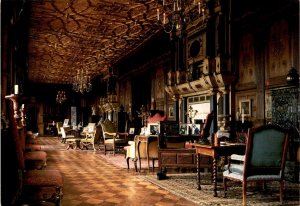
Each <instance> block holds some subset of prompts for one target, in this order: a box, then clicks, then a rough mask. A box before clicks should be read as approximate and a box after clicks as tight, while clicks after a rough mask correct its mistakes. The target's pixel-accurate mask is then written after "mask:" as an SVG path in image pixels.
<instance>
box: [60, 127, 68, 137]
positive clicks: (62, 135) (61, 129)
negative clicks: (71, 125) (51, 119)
mask: <svg viewBox="0 0 300 206" xmlns="http://www.w3.org/2000/svg"><path fill="white" fill-rule="evenodd" d="M60 131H61V137H62V138H67V135H66V131H65V128H63V127H61V128H60Z"/></svg>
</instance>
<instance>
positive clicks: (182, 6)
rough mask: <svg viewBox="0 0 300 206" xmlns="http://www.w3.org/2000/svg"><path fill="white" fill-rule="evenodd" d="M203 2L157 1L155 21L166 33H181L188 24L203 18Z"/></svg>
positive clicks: (201, 0) (199, 0) (197, 0)
mask: <svg viewBox="0 0 300 206" xmlns="http://www.w3.org/2000/svg"><path fill="white" fill-rule="evenodd" d="M203 1H204V0H157V5H158V6H157V20H158V23H159V24H160V25H162V26H163V28H164V31H165V32H166V33H171V32H177V31H179V32H181V31H182V30H184V29H185V27H186V25H187V24H188V23H189V22H192V21H194V20H196V19H198V18H201V17H202V20H203V21H204V18H205V14H204V11H205V5H204V3H203Z"/></svg>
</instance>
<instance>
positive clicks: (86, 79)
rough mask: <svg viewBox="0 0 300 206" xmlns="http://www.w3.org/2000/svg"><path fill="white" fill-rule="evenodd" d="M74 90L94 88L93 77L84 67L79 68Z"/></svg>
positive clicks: (88, 90)
mask: <svg viewBox="0 0 300 206" xmlns="http://www.w3.org/2000/svg"><path fill="white" fill-rule="evenodd" d="M73 81H74V82H73V90H74V91H75V92H80V93H82V94H83V93H84V92H90V91H91V90H92V83H91V77H90V76H89V75H88V72H87V71H85V70H83V69H78V70H77V75H75V76H74V79H73Z"/></svg>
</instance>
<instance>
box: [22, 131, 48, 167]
mask: <svg viewBox="0 0 300 206" xmlns="http://www.w3.org/2000/svg"><path fill="white" fill-rule="evenodd" d="M24 129H25V128H24V127H18V133H19V139H20V142H21V148H22V150H23V155H24V161H25V167H26V169H42V168H44V167H45V166H46V165H47V153H46V152H45V151H41V150H38V151H34V150H32V148H34V145H36V146H35V147H36V148H40V147H41V146H40V145H38V144H29V145H31V146H29V145H27V144H26V139H30V138H29V137H28V138H26V134H25V131H24ZM31 138H33V137H31ZM34 139H35V138H34ZM26 145H27V150H26ZM28 147H30V150H29V151H28Z"/></svg>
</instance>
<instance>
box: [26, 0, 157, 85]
mask: <svg viewBox="0 0 300 206" xmlns="http://www.w3.org/2000/svg"><path fill="white" fill-rule="evenodd" d="M30 4H31V11H30V23H29V42H28V57H29V58H28V59H29V60H28V66H29V77H28V78H29V80H30V81H32V82H36V83H59V84H71V83H72V79H73V77H74V76H75V75H76V73H77V70H78V69H79V68H84V69H85V70H87V71H88V73H89V75H91V77H92V78H93V77H94V76H96V75H98V74H100V73H102V74H104V75H106V74H107V72H108V68H110V67H113V66H114V65H115V64H116V63H117V62H118V61H120V60H121V59H122V58H124V57H125V56H126V55H128V54H129V53H130V52H132V51H133V50H135V49H136V48H137V47H139V46H141V45H142V44H143V43H145V42H146V41H147V40H148V39H149V38H151V37H152V36H153V35H154V34H156V33H157V32H158V30H159V27H158V26H157V24H156V18H157V17H156V12H157V11H156V9H157V1H156V0H131V1H128V0H127V1H126V0H41V1H30Z"/></svg>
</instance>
